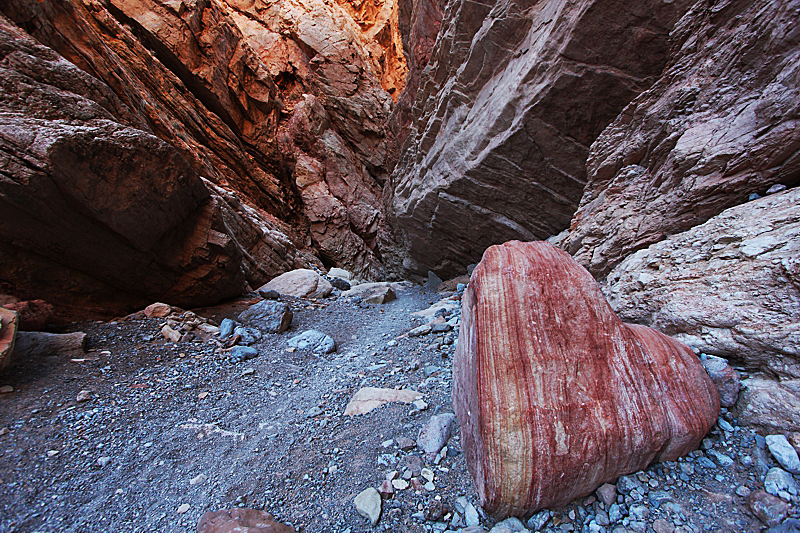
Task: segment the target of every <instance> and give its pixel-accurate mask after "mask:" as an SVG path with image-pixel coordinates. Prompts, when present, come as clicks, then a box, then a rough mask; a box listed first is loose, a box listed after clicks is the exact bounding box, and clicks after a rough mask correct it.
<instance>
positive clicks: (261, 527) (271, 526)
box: [197, 509, 295, 533]
mask: <svg viewBox="0 0 800 533" xmlns="http://www.w3.org/2000/svg"><path fill="white" fill-rule="evenodd" d="M240 532H242V533H243V532H247V533H295V529H294V528H293V527H289V526H287V525H285V524H281V523H280V522H276V521H275V519H274V518H273V517H272V515H271V514H269V513H267V512H264V511H260V510H258V509H225V510H222V511H214V512H209V513H205V514H204V515H203V516H202V517H200V521H199V522H198V524H197V533H240Z"/></svg>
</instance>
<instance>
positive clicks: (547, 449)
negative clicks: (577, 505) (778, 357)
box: [453, 241, 719, 517]
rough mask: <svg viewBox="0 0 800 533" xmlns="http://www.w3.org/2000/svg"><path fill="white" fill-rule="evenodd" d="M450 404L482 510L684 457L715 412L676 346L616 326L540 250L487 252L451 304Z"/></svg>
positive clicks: (525, 246)
mask: <svg viewBox="0 0 800 533" xmlns="http://www.w3.org/2000/svg"><path fill="white" fill-rule="evenodd" d="M462 313H463V314H462V325H461V331H460V336H459V340H458V349H457V351H456V357H455V361H454V381H453V404H454V407H455V411H456V414H457V415H458V419H459V423H460V427H461V435H462V445H463V448H464V452H465V454H466V459H467V465H468V467H469V469H470V472H471V474H472V476H473V478H474V479H475V484H476V488H477V491H478V494H479V497H480V500H481V505H482V506H483V507H484V509H486V510H487V511H488V512H490V513H491V514H493V515H494V516H496V517H504V516H509V515H518V516H525V515H530V514H531V513H533V512H535V511H536V510H538V509H541V508H543V507H551V506H556V507H557V506H561V505H564V504H566V503H567V502H569V501H570V500H572V499H573V498H576V497H580V496H584V495H587V494H589V493H591V492H592V491H594V490H595V489H596V488H597V487H598V486H599V485H601V484H602V483H604V482H607V481H610V480H613V479H615V478H616V477H618V476H619V475H622V474H626V473H630V472H635V471H637V470H639V469H642V468H644V467H646V466H647V465H649V464H650V463H652V462H653V461H657V460H674V459H676V458H677V457H679V456H681V455H683V454H686V453H688V452H689V451H691V450H694V449H695V448H696V447H697V445H698V444H699V442H700V440H701V439H702V438H703V436H704V435H705V434H706V432H707V431H708V430H709V429H710V428H711V426H712V425H713V424H714V422H715V421H716V419H717V414H718V412H719V398H718V396H717V391H716V388H715V387H714V385H713V383H712V382H711V380H710V379H709V377H708V375H707V374H706V372H705V370H704V369H703V367H702V366H701V365H700V362H699V361H698V359H697V358H696V356H695V355H694V354H693V353H692V352H691V350H689V349H688V348H687V347H686V346H684V345H682V344H681V343H679V342H677V341H674V340H672V339H670V338H669V337H666V336H665V335H663V334H661V333H658V332H656V331H655V330H652V329H649V328H646V327H643V326H632V325H626V324H623V323H622V322H621V321H620V320H619V319H618V318H617V316H616V315H615V314H614V312H613V311H612V310H611V308H610V306H609V305H608V303H607V302H606V301H605V298H604V297H603V295H602V293H601V292H600V288H599V286H598V285H597V283H596V282H595V281H594V279H593V278H592V276H591V275H590V274H589V273H588V272H587V271H586V270H584V269H583V268H582V267H581V266H580V265H578V264H577V263H576V262H574V261H573V260H572V259H571V258H570V257H569V256H568V255H567V254H566V253H564V252H563V251H561V250H559V249H557V248H555V247H553V246H552V245H550V244H547V243H543V242H534V243H522V242H518V241H514V242H508V243H506V244H504V245H501V246H492V247H491V248H489V249H488V250H487V251H486V253H485V254H484V257H483V260H482V261H481V263H480V264H479V265H478V266H477V267H476V269H475V271H474V272H473V274H472V278H471V280H470V284H469V286H468V287H467V289H466V292H465V295H464V299H463V311H462Z"/></svg>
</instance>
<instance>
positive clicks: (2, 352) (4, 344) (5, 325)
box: [0, 307, 17, 372]
mask: <svg viewBox="0 0 800 533" xmlns="http://www.w3.org/2000/svg"><path fill="white" fill-rule="evenodd" d="M16 336H17V313H16V312H15V311H10V310H8V309H4V308H2V307H0V372H2V370H3V369H4V368H5V367H7V366H8V364H9V363H10V362H11V354H12V353H13V351H14V340H15V339H16Z"/></svg>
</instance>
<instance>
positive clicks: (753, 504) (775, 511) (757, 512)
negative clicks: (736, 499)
mask: <svg viewBox="0 0 800 533" xmlns="http://www.w3.org/2000/svg"><path fill="white" fill-rule="evenodd" d="M746 501H747V508H748V509H749V510H750V512H751V513H753V516H755V517H756V518H758V519H759V520H761V522H762V523H764V525H766V526H767V527H774V526H777V525H778V524H780V523H781V522H782V521H783V519H784V518H786V516H787V515H788V514H789V504H788V503H786V502H785V501H783V500H781V499H780V498H778V497H776V496H773V495H771V494H767V493H766V492H764V491H763V490H757V491H754V492H752V493H750V495H749V496H748V497H747V500H746Z"/></svg>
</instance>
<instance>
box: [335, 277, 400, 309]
mask: <svg viewBox="0 0 800 533" xmlns="http://www.w3.org/2000/svg"><path fill="white" fill-rule="evenodd" d="M342 297H343V298H350V299H353V300H359V301H362V302H366V303H368V304H385V303H387V302H391V301H392V300H395V299H397V295H396V294H395V292H394V290H393V289H392V284H391V283H388V282H376V283H362V284H361V285H356V286H355V287H353V288H351V289H350V290H348V291H345V292H343V293H342Z"/></svg>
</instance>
